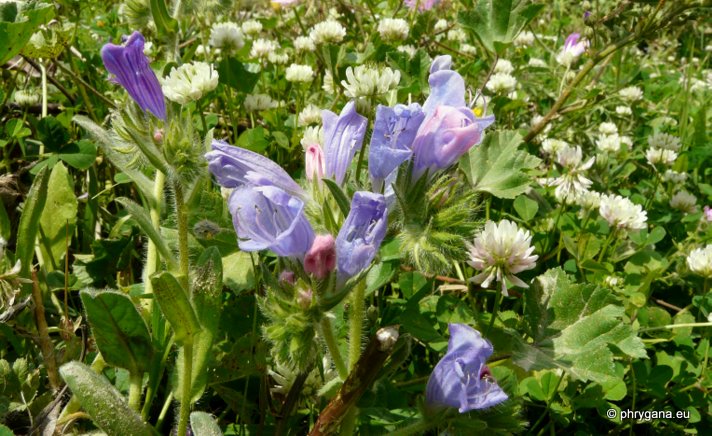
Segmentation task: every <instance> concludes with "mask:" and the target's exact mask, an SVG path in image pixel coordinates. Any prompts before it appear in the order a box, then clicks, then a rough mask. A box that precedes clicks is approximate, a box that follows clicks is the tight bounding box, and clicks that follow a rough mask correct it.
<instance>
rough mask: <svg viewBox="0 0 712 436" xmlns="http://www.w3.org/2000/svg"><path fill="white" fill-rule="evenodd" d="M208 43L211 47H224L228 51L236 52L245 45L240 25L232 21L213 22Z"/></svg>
mask: <svg viewBox="0 0 712 436" xmlns="http://www.w3.org/2000/svg"><path fill="white" fill-rule="evenodd" d="M208 43H209V44H210V46H211V47H215V48H219V49H222V50H223V51H225V52H228V53H234V52H236V51H237V50H239V49H241V48H242V46H243V45H245V41H244V39H243V37H242V30H240V26H238V25H237V24H236V23H233V22H232V21H228V22H225V23H215V24H213V27H212V28H211V29H210V40H209V41H208Z"/></svg>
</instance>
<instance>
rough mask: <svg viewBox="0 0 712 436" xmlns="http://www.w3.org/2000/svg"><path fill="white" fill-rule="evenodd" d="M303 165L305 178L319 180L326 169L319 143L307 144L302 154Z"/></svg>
mask: <svg viewBox="0 0 712 436" xmlns="http://www.w3.org/2000/svg"><path fill="white" fill-rule="evenodd" d="M304 161H305V162H304V166H305V171H306V176H307V180H314V179H316V180H321V179H322V177H324V172H325V171H326V164H325V161H324V151H323V150H322V149H321V146H320V145H319V144H310V145H308V146H307V149H306V153H305V156H304Z"/></svg>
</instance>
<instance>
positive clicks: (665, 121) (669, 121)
mask: <svg viewBox="0 0 712 436" xmlns="http://www.w3.org/2000/svg"><path fill="white" fill-rule="evenodd" d="M658 120H659V122H660V124H661V125H663V126H670V127H675V126H677V120H676V119H675V118H673V117H669V116H667V115H664V116H662V117H660V118H658Z"/></svg>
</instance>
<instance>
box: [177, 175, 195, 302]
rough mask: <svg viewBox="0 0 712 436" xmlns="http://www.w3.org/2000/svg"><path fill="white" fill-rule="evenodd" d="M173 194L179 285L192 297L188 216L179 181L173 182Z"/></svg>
mask: <svg viewBox="0 0 712 436" xmlns="http://www.w3.org/2000/svg"><path fill="white" fill-rule="evenodd" d="M173 194H174V196H175V203H176V205H175V206H176V221H177V223H178V255H179V261H178V262H179V265H180V273H181V282H182V283H181V284H182V285H183V288H184V289H185V290H186V292H188V295H192V292H191V291H190V286H189V283H190V281H189V279H188V277H189V274H190V261H189V259H188V255H189V253H188V216H187V214H186V210H185V197H184V196H183V185H181V183H180V181H178V180H175V179H174V180H173Z"/></svg>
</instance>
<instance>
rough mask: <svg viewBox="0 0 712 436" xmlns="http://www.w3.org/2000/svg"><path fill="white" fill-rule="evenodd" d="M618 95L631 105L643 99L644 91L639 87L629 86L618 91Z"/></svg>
mask: <svg viewBox="0 0 712 436" xmlns="http://www.w3.org/2000/svg"><path fill="white" fill-rule="evenodd" d="M618 95H620V96H621V98H622V99H623V100H625V101H627V102H629V103H633V102H635V101H638V100H642V99H643V90H642V89H640V88H639V87H637V86H628V87H627V88H623V89H621V90H620V91H618Z"/></svg>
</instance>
